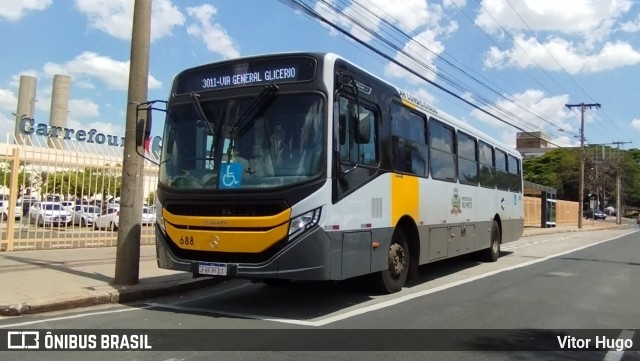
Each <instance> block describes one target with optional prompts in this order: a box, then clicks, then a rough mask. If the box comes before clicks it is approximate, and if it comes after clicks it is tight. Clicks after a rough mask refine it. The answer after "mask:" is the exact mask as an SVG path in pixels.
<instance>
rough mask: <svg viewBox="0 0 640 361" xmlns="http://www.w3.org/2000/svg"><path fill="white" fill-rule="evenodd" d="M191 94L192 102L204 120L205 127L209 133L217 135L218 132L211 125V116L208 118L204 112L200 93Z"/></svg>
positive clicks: (201, 119)
mask: <svg viewBox="0 0 640 361" xmlns="http://www.w3.org/2000/svg"><path fill="white" fill-rule="evenodd" d="M190 95H191V103H192V104H193V107H194V108H195V109H196V113H197V114H198V117H200V121H201V122H202V125H203V126H204V129H205V130H206V131H207V133H209V135H215V133H216V132H215V131H214V130H213V126H212V125H211V122H210V121H209V118H207V116H206V115H205V114H204V110H203V109H202V105H201V104H200V99H198V98H199V97H200V94H198V93H191V94H190Z"/></svg>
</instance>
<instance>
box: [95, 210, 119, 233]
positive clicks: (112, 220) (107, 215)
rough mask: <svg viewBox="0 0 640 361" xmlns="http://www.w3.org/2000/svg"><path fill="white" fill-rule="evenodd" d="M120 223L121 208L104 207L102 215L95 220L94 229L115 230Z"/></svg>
mask: <svg viewBox="0 0 640 361" xmlns="http://www.w3.org/2000/svg"><path fill="white" fill-rule="evenodd" d="M118 224H120V209H119V208H116V207H109V208H107V209H103V210H102V212H100V215H99V216H98V217H97V218H96V219H95V221H94V222H93V229H96V230H98V229H103V228H104V229H110V230H112V231H115V230H117V229H118Z"/></svg>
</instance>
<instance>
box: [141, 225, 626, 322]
mask: <svg viewBox="0 0 640 361" xmlns="http://www.w3.org/2000/svg"><path fill="white" fill-rule="evenodd" d="M635 232H636V231H635V230H634V231H632V232H628V233H625V234H622V235H620V236H617V237H613V238H609V239H605V240H602V241H598V242H595V243H591V244H588V245H584V246H580V247H577V248H573V249H570V250H568V251H563V252H559V253H556V254H552V255H550V256H545V257H542V258H537V259H534V260H530V261H527V262H523V263H520V264H517V265H513V266H509V267H506V268H501V269H498V270H493V271H489V272H485V273H483V274H480V275H476V276H472V277H469V278H465V279H462V280H458V281H455V282H451V283H448V284H445V285H441V286H437V287H434V288H430V289H428V290H423V291H418V292H414V293H410V294H405V295H401V296H400V297H397V296H398V294H394V295H390V297H397V298H393V299H390V300H387V301H383V302H379V303H376V304H373V305H369V306H364V307H362V308H359V309H355V310H351V311H347V312H344V313H338V314H335V315H333V316H329V317H326V318H320V319H316V320H308V321H306V320H296V319H288V318H277V317H269V316H264V315H257V314H249V313H234V312H227V311H220V310H218V311H216V310H211V309H207V308H201V307H188V306H178V305H171V304H160V303H153V304H149V303H147V305H148V306H153V307H161V308H168V309H175V310H182V311H188V312H199V313H200V312H201V313H205V314H216V315H228V316H232V317H243V318H249V319H255V320H263V321H272V322H280V323H286V324H292V325H301V326H312V327H320V326H326V325H329V324H331V323H334V322H338V321H342V320H346V319H348V318H352V317H355V316H360V315H363V314H366V313H369V312H373V311H377V310H380V309H383V308H387V307H391V306H395V305H398V304H400V303H403V302H406V301H410V300H413V299H415V298H419V297H422V296H426V295H430V294H433V293H436V292H440V291H444V290H446V289H449V288H453V287H456V286H459V285H463V284H465V283H469V282H473V281H477V280H480V279H483V278H486V277H490V276H493V275H496V274H499V273H502V272H506V271H512V270H515V269H518V268H523V267H527V266H531V265H534V264H536V263H539V262H543V261H547V260H550V259H552V258H557V257H560V256H563V255H565V254H568V253H572V252H577V251H580V250H583V249H586V248H589V247H593V246H596V245H598V244H601V243H605V242H609V241H613V240H616V239H619V238H622V237H625V236H628V235H629V234H632V233H635ZM409 291H410V290H409ZM401 292H402V291H401Z"/></svg>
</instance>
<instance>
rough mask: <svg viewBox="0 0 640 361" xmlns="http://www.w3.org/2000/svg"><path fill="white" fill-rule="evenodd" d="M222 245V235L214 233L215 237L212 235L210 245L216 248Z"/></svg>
mask: <svg viewBox="0 0 640 361" xmlns="http://www.w3.org/2000/svg"><path fill="white" fill-rule="evenodd" d="M219 245H220V237H218V235H214V236H213V237H211V240H210V241H209V246H211V248H213V249H216V248H218V246H219Z"/></svg>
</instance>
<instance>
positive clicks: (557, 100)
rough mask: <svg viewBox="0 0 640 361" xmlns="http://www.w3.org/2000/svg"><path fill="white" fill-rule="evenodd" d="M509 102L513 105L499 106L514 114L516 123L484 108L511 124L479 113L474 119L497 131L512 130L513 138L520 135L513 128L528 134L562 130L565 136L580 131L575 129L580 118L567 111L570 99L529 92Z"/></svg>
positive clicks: (510, 96)
mask: <svg viewBox="0 0 640 361" xmlns="http://www.w3.org/2000/svg"><path fill="white" fill-rule="evenodd" d="M507 98H510V99H512V100H513V102H511V101H508V100H505V99H502V100H498V101H497V102H496V106H497V107H499V108H500V109H504V110H505V112H508V113H510V114H515V115H516V116H517V119H514V118H513V117H508V116H507V115H503V114H501V113H498V112H497V111H496V110H495V109H493V108H486V107H485V108H484V109H486V110H487V111H488V112H490V113H493V114H496V115H498V116H499V117H501V118H502V119H504V120H506V121H507V122H509V123H510V124H505V123H504V122H501V121H499V120H497V119H495V118H493V117H491V116H489V115H487V114H485V113H483V112H481V111H480V110H477V109H474V110H472V111H471V115H472V116H473V117H475V118H476V119H479V120H480V121H483V122H485V123H487V124H489V125H491V126H493V127H495V128H499V129H502V130H504V129H511V130H512V131H513V132H514V134H515V132H517V131H518V130H516V128H515V127H514V126H518V127H520V128H522V129H525V130H526V131H537V130H540V131H546V132H548V133H557V132H558V130H559V129H562V130H563V131H565V132H575V131H574V129H577V127H574V125H573V124H577V122H578V118H577V116H576V115H575V114H573V113H572V112H571V111H569V110H568V109H567V108H566V107H565V104H567V102H568V100H569V96H568V95H559V96H554V97H545V93H544V92H543V91H540V90H535V89H530V90H527V91H524V92H522V93H517V94H512V95H508V96H507ZM523 108H524V109H523ZM543 119H544V120H543ZM545 120H546V121H545ZM550 123H551V124H550ZM514 139H515V138H514Z"/></svg>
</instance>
